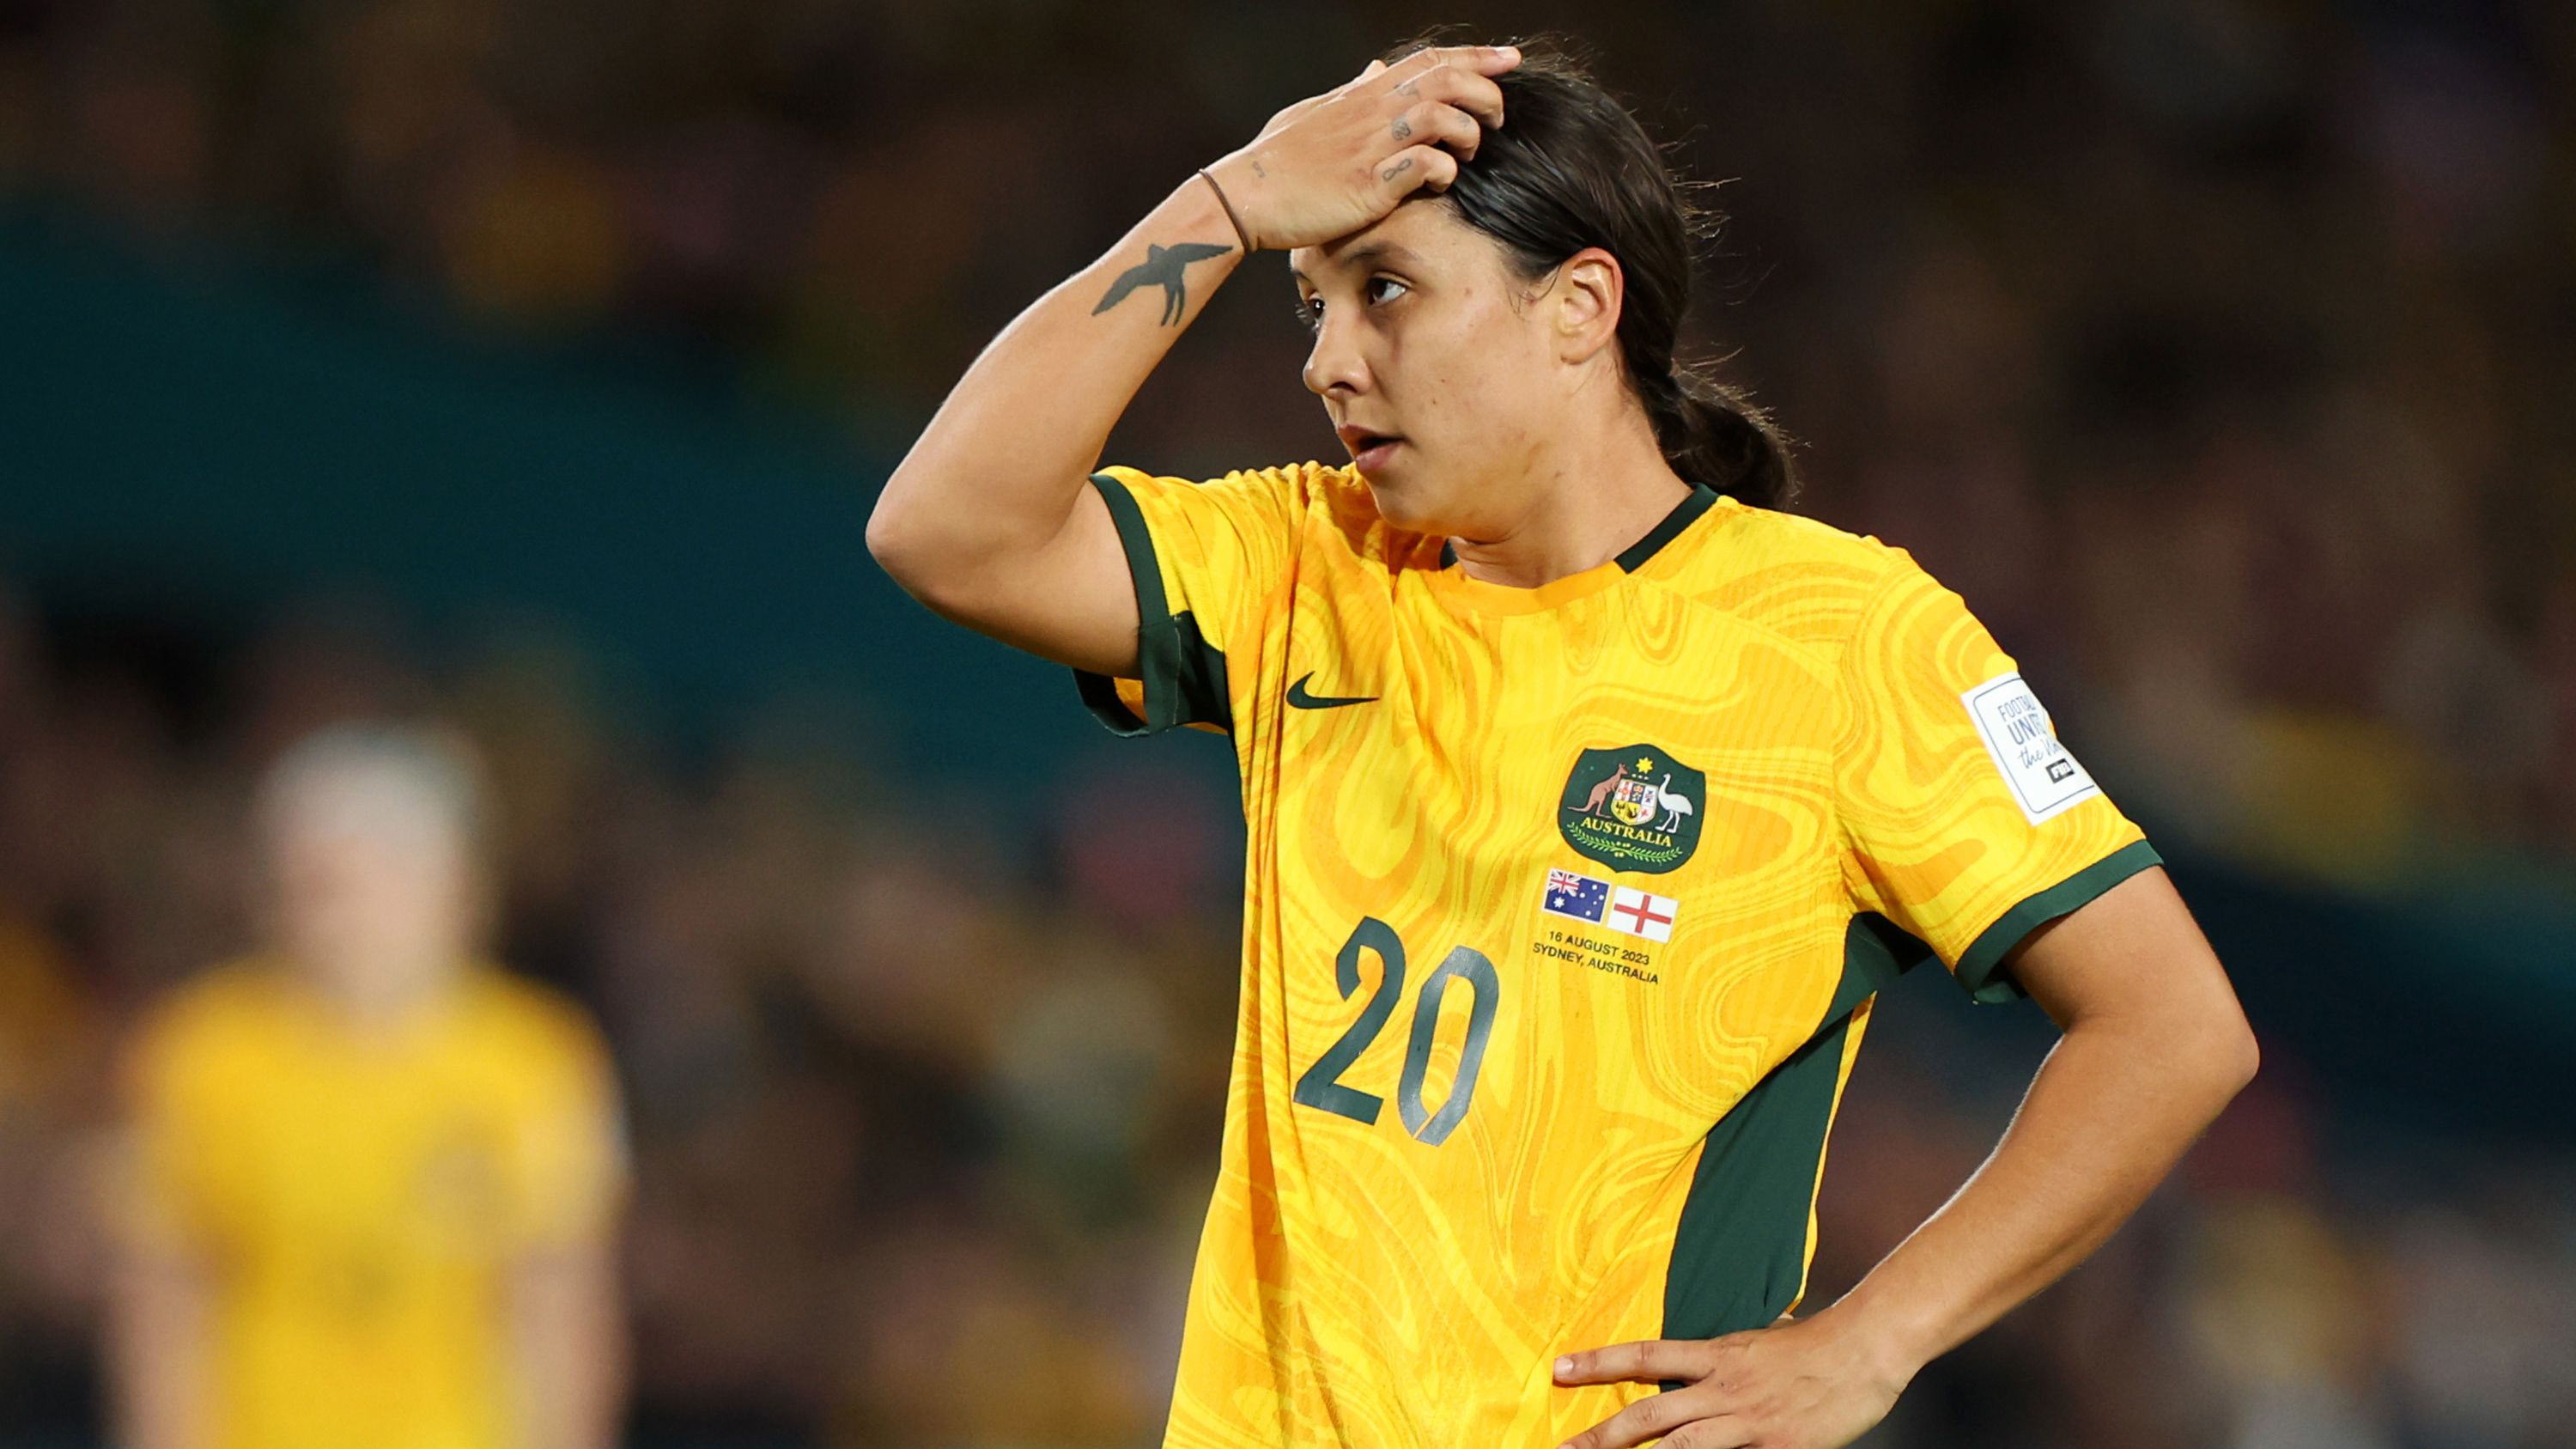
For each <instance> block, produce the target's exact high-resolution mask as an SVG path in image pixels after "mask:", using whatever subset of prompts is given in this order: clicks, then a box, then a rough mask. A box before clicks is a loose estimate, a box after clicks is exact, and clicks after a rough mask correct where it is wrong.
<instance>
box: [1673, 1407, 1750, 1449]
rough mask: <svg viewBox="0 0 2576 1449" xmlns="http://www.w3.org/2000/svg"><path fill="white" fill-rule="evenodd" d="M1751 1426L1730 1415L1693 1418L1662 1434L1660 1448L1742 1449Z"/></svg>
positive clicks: (1748, 1439)
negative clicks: (1712, 1417) (1662, 1439)
mask: <svg viewBox="0 0 2576 1449" xmlns="http://www.w3.org/2000/svg"><path fill="white" fill-rule="evenodd" d="M1752 1442H1753V1426H1752V1425H1750V1424H1747V1423H1746V1422H1744V1421H1743V1420H1742V1419H1738V1418H1735V1417H1732V1416H1731V1415H1720V1416H1718V1417H1717V1418H1714V1419H1694V1420H1692V1421H1691V1422H1689V1423H1687V1424H1684V1425H1682V1426H1681V1427H1680V1428H1678V1429H1675V1430H1674V1431H1673V1432H1671V1433H1669V1434H1667V1435H1665V1436H1664V1442H1663V1444H1662V1445H1661V1446H1660V1449H1744V1446H1745V1445H1747V1444H1750V1443H1752Z"/></svg>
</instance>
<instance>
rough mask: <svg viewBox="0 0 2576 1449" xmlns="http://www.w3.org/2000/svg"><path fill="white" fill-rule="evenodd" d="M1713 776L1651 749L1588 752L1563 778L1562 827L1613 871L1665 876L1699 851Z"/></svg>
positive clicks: (1559, 818) (1633, 747) (1572, 842)
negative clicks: (1702, 817)
mask: <svg viewBox="0 0 2576 1449" xmlns="http://www.w3.org/2000/svg"><path fill="white" fill-rule="evenodd" d="M1707 799H1708V777H1707V776H1705V775H1702V774H1701V773H1700V772H1699V771H1697V770H1694V769H1692V768H1691V767H1689V766H1688V765H1685V764H1683V763H1682V762H1680V761H1679V760H1676V759H1674V758H1673V757H1672V756H1671V755H1669V754H1666V753H1665V752H1664V751H1663V750H1661V749H1659V748H1657V747H1656V746H1653V745H1630V746H1628V747H1627V748H1626V749H1621V750H1585V751H1584V752H1583V753H1582V754H1581V755H1579V756H1577V757H1576V758H1575V761H1574V773H1573V774H1572V775H1570V776H1568V777H1567V778H1566V781H1565V798H1564V799H1563V800H1562V801H1560V802H1559V803H1558V806H1557V812H1556V824H1557V828H1558V829H1559V830H1561V831H1563V832H1564V833H1565V843H1566V844H1568V845H1571V846H1573V847H1574V848H1575V849H1576V850H1579V851H1581V852H1583V853H1584V854H1585V855H1588V856H1590V857H1592V858H1593V859H1594V860H1597V861H1599V862H1601V863H1602V864H1603V865H1606V866H1609V867H1610V868H1612V869H1613V870H1637V871H1645V872H1647V873H1649V874H1657V875H1660V874H1662V873H1663V872H1665V871H1668V870H1676V869H1679V868H1680V866H1681V864H1682V862H1684V861H1686V860H1688V859H1690V858H1691V852H1692V851H1694V850H1697V849H1698V848H1699V809H1700V805H1701V804H1702V803H1703V802H1704V801H1706V800H1707Z"/></svg>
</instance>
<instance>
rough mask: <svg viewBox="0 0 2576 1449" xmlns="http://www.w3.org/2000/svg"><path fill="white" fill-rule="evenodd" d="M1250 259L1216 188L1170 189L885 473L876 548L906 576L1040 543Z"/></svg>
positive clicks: (1021, 326)
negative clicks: (1188, 334) (1113, 434)
mask: <svg viewBox="0 0 2576 1449" xmlns="http://www.w3.org/2000/svg"><path fill="white" fill-rule="evenodd" d="M1154 248H1163V249H1165V250H1164V252H1163V253H1162V254H1161V255H1160V256H1157V255H1156V254H1155V253H1154V251H1153V250H1152V249H1154ZM1173 248H1182V249H1183V250H1181V251H1179V252H1174V251H1172V250H1171V249H1173ZM1242 259H1243V254H1242V251H1241V250H1240V246H1239V244H1238V242H1237V241H1236V238H1235V232H1234V227H1233V225H1232V223H1230V222H1229V221H1228V220H1227V219H1226V214H1225V211H1224V208H1223V207H1222V206H1221V205H1220V204H1219V202H1218V200H1217V196H1216V193H1215V191H1214V190H1212V189H1211V188H1210V187H1209V185H1208V183H1207V182H1205V181H1203V180H1201V179H1199V178H1198V177H1197V176H1195V175H1193V176H1191V177H1189V178H1188V179H1186V180H1185V181H1183V182H1182V183H1181V184H1180V185H1179V186H1178V187H1176V188H1174V190H1173V191H1172V193H1171V195H1169V196H1167V197H1165V198H1164V199H1163V202H1162V203H1161V204H1160V205H1158V206H1156V207H1155V208H1154V209H1153V210H1152V211H1151V212H1149V213H1147V214H1146V216H1145V218H1144V220H1142V221H1140V222H1138V223H1137V224H1136V226H1135V228H1134V229H1133V230H1131V231H1129V232H1128V233H1127V235H1126V236H1125V237H1123V238H1121V239H1120V240H1119V242H1118V244H1117V245H1116V246H1113V247H1111V248H1110V249H1109V250H1108V251H1107V252H1105V253H1103V254H1102V255H1101V257H1100V259H1099V260H1098V261H1096V262H1093V263H1092V264H1091V265H1090V266H1089V267H1086V268H1084V269H1083V270H1082V271H1080V272H1077V273H1075V274H1074V275H1073V276H1072V277H1071V278H1068V279H1067V280H1066V281H1065V282H1063V283H1062V284H1061V285H1059V286H1057V287H1056V288H1055V289H1054V290H1052V291H1050V292H1048V293H1047V294H1046V295H1045V296H1044V297H1041V298H1040V299H1038V301H1037V302H1035V303H1034V304H1032V305H1031V306H1030V307H1029V308H1028V310H1027V311H1025V312H1022V313H1021V314H1020V315H1019V317H1018V318H1017V319H1016V320H1014V321H1013V322H1012V323H1011V324H1010V325H1009V326H1008V327H1005V328H1004V329H1002V332H1001V334H1000V335H999V336H997V337H995V338H994V339H993V341H992V343H991V344H990V345H989V346H987V347H986V348H985V349H984V352H983V355H982V356H980V357H978V358H977V359H976V360H975V364H974V366H972V367H970V368H969V369H967V372H966V375H965V376H964V377H963V378H961V379H960V380H959V381H958V383H957V386H956V387H955V389H954V390H952V391H951V392H950V393H949V395H948V399H947V401H946V402H945V403H943V404H942V405H941V406H940V408H939V411H938V413H937V415H936V416H934V417H933V418H932V419H931V422H930V426H929V427H928V428H926V429H925V430H923V432H922V434H921V437H920V439H919V440H918V441H916V442H915V443H914V444H913V447H912V450H911V452H910V453H909V454H908V455H906V457H905V458H904V460H903V462H902V464H901V465H900V466H899V467H897V468H896V469H895V472H894V476H893V477H892V478H890V479H888V480H887V482H886V486H885V491H884V493H883V494H882V495H880V496H879V498H878V500H877V505H876V511H875V513H874V515H873V516H872V517H871V519H870V520H869V525H868V544H869V547H870V549H871V550H872V551H874V552H875V553H876V555H877V557H878V558H879V559H880V560H881V561H883V562H884V563H885V564H886V566H887V568H888V570H889V571H890V572H893V573H894V574H895V575H896V577H897V578H898V579H901V580H903V581H904V582H905V583H906V584H907V585H910V584H913V583H914V582H915V578H913V577H907V575H918V574H920V573H922V572H924V571H931V570H938V569H942V568H955V567H960V566H971V565H972V564H973V563H975V562H976V561H982V560H1007V559H1009V558H1011V557H1013V556H1025V554H1026V553H1028V552H1029V551H1032V550H1035V549H1038V548H1042V547H1043V546H1044V545H1045V544H1046V543H1047V542H1048V541H1049V540H1051V539H1052V538H1054V537H1055V536H1056V534H1057V533H1058V532H1059V531H1061V530H1062V529H1063V527H1064V526H1065V523H1066V520H1067V519H1068V518H1069V517H1070V516H1071V514H1072V512H1073V509H1074V506H1075V503H1076V501H1077V499H1078V498H1079V496H1080V493H1081V489H1082V486H1083V483H1084V480H1085V478H1086V477H1087V476H1088V475H1089V474H1090V472H1091V470H1092V469H1093V468H1094V467H1095V466H1096V465H1097V464H1098V462H1099V458H1100V450H1101V448H1102V447H1103V445H1105V444H1106V443H1107V441H1108V438H1109V431H1110V429H1111V428H1112V427H1113V426H1115V425H1116V423H1117V421H1118V418H1119V415H1120V414H1122V413H1124V412H1125V411H1126V409H1127V405H1128V403H1129V402H1130V401H1132V400H1133V399H1134V398H1135V396H1136V391H1137V389H1139V388H1140V387H1142V386H1144V383H1145V379H1146V378H1147V377H1148V376H1149V375H1151V374H1152V372H1153V370H1154V368H1155V367H1156V366H1157V365H1158V364H1160V363H1161V362H1162V360H1163V357H1164V354H1166V353H1167V352H1169V351H1170V350H1171V347H1172V344H1173V343H1174V342H1175V341H1176V340H1178V338H1179V337H1180V335H1181V333H1182V332H1183V331H1185V330H1186V329H1187V328H1188V326H1189V324H1190V323H1191V321H1192V320H1194V319H1195V318H1196V317H1197V316H1198V314H1199V311H1200V309H1201V308H1203V307H1205V306H1206V304H1207V299H1208V297H1209V296H1210V295H1211V294H1213V293H1214V292H1215V290H1216V288H1217V286H1218V284H1219V283H1221V282H1222V281H1223V280H1224V279H1225V278H1226V277H1227V276H1228V275H1230V274H1231V273H1232V272H1233V270H1234V268H1235V266H1236V264H1237V263H1239V262H1240V261H1241V260H1242Z"/></svg>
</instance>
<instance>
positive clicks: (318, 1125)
mask: <svg viewBox="0 0 2576 1449" xmlns="http://www.w3.org/2000/svg"><path fill="white" fill-rule="evenodd" d="M130 1066H131V1071H132V1073H133V1077H132V1082H131V1087H132V1091H133V1094H134V1107H135V1117H134V1121H133V1128H134V1165H135V1169H136V1170H135V1173H134V1183H135V1192H134V1198H135V1200H134V1202H133V1203H132V1204H131V1207H132V1209H133V1211H132V1214H131V1216H132V1219H133V1222H132V1224H131V1226H132V1229H133V1231H134V1232H135V1233H136V1234H137V1235H138V1237H139V1239H140V1243H139V1246H140V1247H141V1248H142V1249H143V1250H144V1251H146V1252H148V1253H162V1254H176V1255H184V1256H185V1257H186V1258H187V1259H189V1260H191V1261H192V1262H194V1263H195V1264H197V1265H199V1266H200V1267H201V1269H202V1270H203V1271H204V1273H205V1274H206V1280H207V1282H208V1284H209V1287H210V1290H211V1291H210V1295H209V1300H208V1321H207V1324H206V1332H207V1334H208V1340H207V1342H206V1345H205V1353H204V1356H203V1357H204V1362H205V1363H206V1364H207V1365H208V1369H209V1382H208V1384H207V1386H206V1388H207V1393H208V1397H209V1400H210V1403H211V1411H210V1415H209V1418H210V1422H209V1423H208V1424H207V1425H206V1426H205V1439H204V1442H205V1443H207V1444H209V1445H211V1446H215V1449H361V1446H363V1449H484V1446H495V1445H499V1444H502V1443H504V1442H505V1440H506V1439H507V1437H508V1425H509V1424H510V1422H511V1412H510V1409H511V1396H512V1394H513V1393H514V1384H513V1379H512V1366H511V1363H510V1354H509V1348H510V1345H509V1339H508V1324H509V1316H508V1313H509V1307H508V1302H507V1291H508V1278H507V1274H508V1272H509V1270H510V1268H511V1266H512V1265H513V1264H514V1263H516V1262H520V1261H524V1260H525V1259H526V1258H527V1257H528V1255H542V1254H545V1253H547V1252H549V1251H561V1250H569V1249H576V1248H585V1247H592V1246H595V1245H597V1244H598V1243H599V1242H600V1240H601V1239H602V1238H603V1236H604V1235H605V1234H606V1233H607V1232H608V1231H609V1229H610V1224H611V1222H612V1219H613V1217H614V1214H615V1211H616V1207H617V1201H618V1198H619V1196H620V1193H621V1189H622V1183H623V1179H624V1171H623V1153H622V1148H621V1145H620V1141H621V1139H620V1135H619V1131H618V1128H617V1125H616V1117H615V1107H614V1089H613V1087H612V1085H611V1077H610V1073H609V1067H608V1061H607V1056H606V1052H605V1050H604V1048H603V1046H602V1044H601V1042H600V1039H599V1037H598V1035H597V1033H596V1032H595V1030H594V1029H593V1028H592V1027H591V1025H590V1023H589V1022H588V1021H587V1020H586V1018H585V1017H584V1016H583V1015H582V1014H581V1013H580V1012H579V1011H578V1010H577V1009H576V1008H575V1007H573V1006H572V1005H571V1004H570V1003H568V1002H566V1001H563V1000H561V999H559V998H558V997H556V996H555V995H554V994H552V993H550V992H548V991H546V990H544V989H542V988H540V987H537V986H535V985H532V984H530V983H527V982H524V981H520V980H517V979H514V978H512V977H510V976H507V975H505V974H503V973H501V972H500V971H497V970H493V969H489V968H476V969H474V970H472V971H470V972H469V973H467V974H466V975H465V976H464V977H463V979H462V980H461V981H460V982H459V983H458V984H457V985H456V987H455V988H454V989H453V990H452V991H451V992H450V993H449V994H447V995H446V996H445V997H443V998H442V999H441V1000H439V1001H438V1002H437V1003H435V1004H433V1005H430V1006H426V1007H424V1008H422V1009H421V1010H420V1011H418V1012H417V1013H415V1014H414V1015H413V1016H412V1017H410V1018H409V1019H407V1020H404V1021H401V1022H398V1023H395V1024H393V1025H390V1026H387V1027H382V1028H369V1027H363V1026H361V1025H359V1024H357V1023H354V1022H352V1021H351V1020H350V1019H349V1018H348V1017H347V1016H345V1015H344V1014H342V1013H341V1012H339V1011H337V1010H335V1009H334V1008H333V1007H332V1006H331V1005H330V1004H328V1003H327V1002H326V1001H324V1000H323V999H321V998H320V997H319V996H318V995H317V994H316V993H315V992H314V991H312V990H310V989H309V988H307V987H306V986H305V985H304V984H303V983H302V982H301V981H300V980H299V979H298V978H297V977H296V976H295V975H294V974H293V973H292V972H291V971H290V970H288V969H287V968H285V967H283V966H281V965H278V964H275V963H272V962H265V961H258V960H252V961H245V962H240V963H236V964H233V965H230V966H226V967H222V968H219V969H218V970H216V971H214V972H211V973H209V974H208V975H207V976H206V977H205V978H203V979H202V980H199V981H197V982H194V983H192V984H190V985H189V986H186V987H184V988H182V989H181V990H180V991H179V992H178V993H176V995H175V996H174V997H173V998H172V999H171V1000H170V1001H168V1002H167V1003H166V1004H164V1005H163V1006H162V1007H161V1008H160V1009H159V1010H158V1011H157V1012H156V1013H155V1014H154V1015H153V1017H152V1019H151V1020H150V1021H149V1022H148V1023H147V1024H146V1026H145V1028H144V1030H143V1033H142V1036H141V1039H140V1041H139V1043H138V1046H137V1049H136V1052H135V1055H134V1057H133V1059H132V1061H131V1064H130Z"/></svg>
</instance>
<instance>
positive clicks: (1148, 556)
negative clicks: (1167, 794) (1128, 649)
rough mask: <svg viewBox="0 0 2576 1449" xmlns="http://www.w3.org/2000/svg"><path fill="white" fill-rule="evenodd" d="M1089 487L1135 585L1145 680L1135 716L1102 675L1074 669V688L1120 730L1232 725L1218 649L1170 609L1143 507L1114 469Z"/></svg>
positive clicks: (1190, 620)
mask: <svg viewBox="0 0 2576 1449" xmlns="http://www.w3.org/2000/svg"><path fill="white" fill-rule="evenodd" d="M1091 486H1092V487H1094V488H1097V489H1099V490H1100V497H1101V499H1102V501H1103V502H1106V503H1107V504H1108V505H1109V521H1110V522H1111V523H1112V524H1113V525H1115V526H1116V528H1117V530H1118V546H1119V547H1120V548H1121V549H1123V550H1125V552H1126V554H1127V573H1128V576H1129V577H1130V578H1131V579H1132V580H1134V582H1135V585H1136V677H1137V678H1138V679H1141V680H1143V681H1144V683H1145V716H1144V718H1142V719H1139V718H1137V717H1136V715H1135V713H1134V712H1133V711H1131V710H1129V709H1128V708H1127V705H1126V702H1125V701H1124V700H1121V699H1120V698H1119V697H1118V686H1117V684H1116V682H1115V681H1113V680H1111V679H1110V678H1109V676H1107V675H1105V674H1095V673H1092V672H1091V671H1089V670H1086V669H1077V670H1075V671H1073V681H1074V688H1075V690H1076V691H1077V692H1078V693H1079V694H1080V695H1081V698H1082V703H1083V705H1084V707H1086V708H1088V709H1089V710H1090V711H1091V714H1092V717H1093V718H1095V719H1097V720H1099V721H1100V722H1101V723H1102V724H1104V725H1106V726H1108V728H1109V731H1110V733H1112V734H1115V735H1120V736H1135V735H1151V734H1160V733H1161V732H1163V731H1164V730H1167V729H1170V728H1172V727H1173V726H1175V725H1186V724H1212V725H1216V726H1218V727H1219V728H1222V729H1225V730H1227V731H1229V732H1230V731H1231V730H1232V729H1233V728H1234V711H1233V708H1232V705H1231V703H1230V702H1229V699H1228V695H1227V689H1226V672H1225V655H1224V654H1222V653H1220V652H1219V651H1218V650H1217V649H1216V648H1215V646H1213V645H1211V644H1209V643H1208V642H1207V638H1206V636H1205V635H1204V634H1202V633H1200V631H1199V625H1198V620H1197V619H1196V618H1195V617H1193V616H1192V615H1189V614H1186V613H1184V614H1178V615H1175V614H1174V613H1173V612H1172V610H1171V602H1170V599H1169V596H1168V595H1166V594H1165V593H1164V592H1163V565H1162V560H1161V558H1160V557H1159V556H1158V555H1157V554H1156V553H1155V552H1154V532H1153V530H1152V529H1150V528H1148V527H1146V525H1145V511H1144V510H1143V509H1142V508H1139V507H1138V506H1137V505H1136V497H1135V495H1134V494H1132V493H1130V492H1128V491H1127V485H1126V484H1125V483H1123V482H1120V481H1119V479H1118V478H1117V476H1116V475H1115V474H1111V473H1094V474H1092V475H1091Z"/></svg>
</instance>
